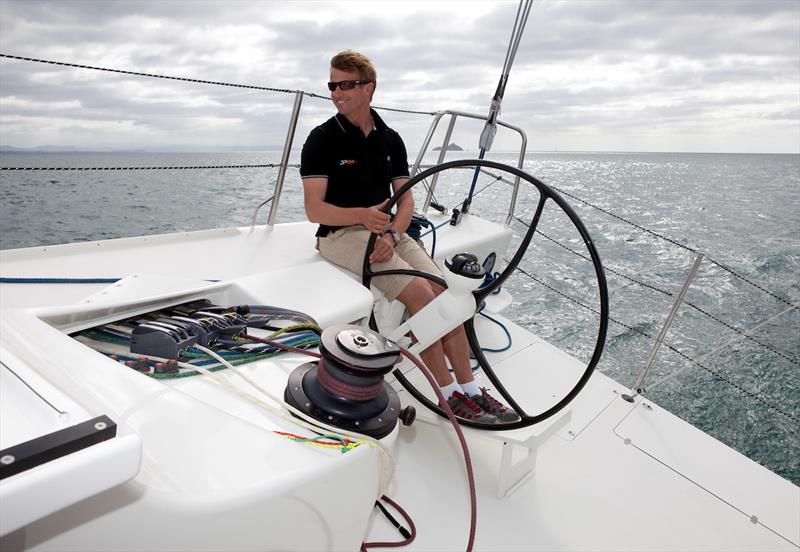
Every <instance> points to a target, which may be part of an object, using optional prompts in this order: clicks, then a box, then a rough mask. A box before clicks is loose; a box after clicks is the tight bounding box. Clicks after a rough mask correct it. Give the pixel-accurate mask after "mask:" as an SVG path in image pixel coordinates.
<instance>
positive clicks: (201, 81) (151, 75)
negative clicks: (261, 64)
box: [0, 53, 436, 115]
mask: <svg viewBox="0 0 800 552" xmlns="http://www.w3.org/2000/svg"><path fill="white" fill-rule="evenodd" d="M0 57H2V58H7V59H16V60H19V61H31V62H34V63H46V64H48V65H58V66H61V67H73V68H75V69H91V70H92V71H104V72H107V73H118V74H122V75H131V76H134V77H147V78H151V79H165V80H174V81H183V82H193V83H197V84H210V85H212V86H227V87H231V88H246V89H249V90H263V91H265V92H280V93H282V94H297V93H302V94H303V95H305V96H308V97H311V98H317V99H322V100H330V96H323V95H320V94H315V93H313V92H305V91H303V90H291V89H289V88H273V87H270V86H256V85H252V84H238V83H232V82H224V81H212V80H206V79H192V78H189V77H174V76H171V75H158V74H156V73H143V72H141V71H128V70H125V69H112V68H110V67H97V66H95V65H82V64H79V63H68V62H65V61H54V60H50V59H39V58H32V57H26V56H14V55H10V54H2V53H0ZM372 107H373V108H374V109H379V110H383V111H395V112H398V113H412V114H415V115H435V114H436V113H435V112H433V111H414V110H411V109H397V108H392V107H381V106H372Z"/></svg>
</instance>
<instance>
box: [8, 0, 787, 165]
mask: <svg viewBox="0 0 800 552" xmlns="http://www.w3.org/2000/svg"><path fill="white" fill-rule="evenodd" d="M517 8H518V3H517V2H516V1H508V2H506V1H489V0H484V1H480V2H479V1H455V0H453V1H423V2H414V1H404V2H389V1H372V2H368V1H356V2H333V1H331V2H300V1H295V2H289V1H281V2H278V1H265V0H264V1H250V2H239V1H225V2H217V1H199V2H198V1H189V0H160V1H157V2H149V1H137V2H127V1H102V2H95V1H68V0H56V1H51V2H44V1H36V0H25V1H21V2H18V1H10V0H0V53H2V54H6V55H12V56H23V57H31V58H39V59H45V60H53V61H62V62H69V63H75V64H82V65H91V66H99V67H107V68H114V69H123V70H129V71H139V72H147V73H155V74H161V75H172V76H179V77H188V78H195V79H203V80H212V81H223V82H229V83H236V84H247V85H255V86H263V87H272V88H286V89H290V90H303V91H305V92H313V93H316V94H320V95H326V96H327V95H328V92H327V90H326V88H325V82H326V81H327V80H328V70H329V61H330V58H331V57H332V55H333V54H335V53H336V52H339V51H341V50H344V49H348V48H350V49H354V50H357V51H360V52H363V53H365V54H366V55H367V56H369V57H370V58H371V59H372V60H373V61H374V63H375V65H376V67H377V71H378V85H377V90H376V93H375V97H374V100H373V103H374V105H377V106H384V107H392V108H399V109H408V110H419V111H427V112H433V111H440V110H447V109H453V110H459V111H467V112H470V113H476V114H479V115H485V114H486V113H488V111H489V105H490V101H491V97H492V95H493V93H494V91H495V88H496V87H497V82H498V79H499V77H500V73H501V69H502V67H503V63H504V60H505V57H506V50H507V47H508V42H509V39H510V36H511V30H512V27H513V24H514V19H515V16H516V13H517ZM293 101H294V96H293V95H292V94H286V93H277V92H267V91H258V90H248V89H239V88H231V87H222V86H211V85H204V84H197V83H189V82H177V81H167V80H161V79H150V78H142V77H132V76H126V75H120V74H114V73H105V72H98V71H92V70H88V69H74V68H66V67H60V66H55V65H48V64H42V63H33V62H27V61H18V60H13V59H9V58H0V145H3V146H15V147H35V146H42V145H60V146H74V147H78V148H87V149H91V148H163V147H171V146H181V147H190V148H197V149H203V148H212V147H216V146H228V147H251V146H258V145H283V143H284V137H285V133H286V129H287V127H288V124H289V116H290V112H291V107H292V103H293ZM333 113H334V108H333V105H332V104H331V102H330V101H329V100H326V99H319V98H313V97H307V96H306V97H304V100H303V105H302V111H301V117H300V123H299V125H298V130H297V134H296V137H295V144H294V145H295V146H296V147H299V146H300V145H302V142H303V141H304V139H305V136H306V135H307V133H308V131H309V130H310V129H311V128H313V127H314V126H316V125H317V124H320V123H321V122H323V121H324V120H325V119H327V118H328V117H330V116H331V115H332V114H333ZM381 113H382V116H383V118H384V120H386V121H387V123H388V124H389V125H390V126H392V127H394V128H395V129H397V130H398V131H399V132H400V133H401V135H402V136H403V137H404V139H405V141H406V144H407V147H408V149H409V150H410V151H416V150H417V149H419V145H420V144H421V142H422V140H423V138H424V136H425V134H426V132H427V131H428V128H429V126H430V124H431V122H432V119H433V117H431V116H430V115H414V114H406V113H396V112H389V111H384V112H381ZM500 119H501V120H502V121H505V122H508V123H511V124H513V125H515V126H518V127H521V128H522V129H524V130H525V132H526V134H527V138H528V148H527V149H528V150H529V151H553V150H558V151H681V152H744V153H800V1H798V0H778V1H769V0H752V1H735V0H707V1H704V0H664V1H658V0H627V1H616V0H566V1H535V2H534V7H533V10H532V12H531V14H530V17H529V19H528V22H527V27H526V29H525V34H524V36H523V37H522V40H521V42H520V46H519V50H518V52H517V55H516V58H515V60H514V64H513V66H512V69H511V74H510V77H509V80H508V85H507V88H506V92H505V97H504V99H503V104H502V111H501V115H500ZM444 126H445V125H440V127H441V128H440V129H439V131H438V132H439V133H438V134H437V135H436V136H437V137H436V141H437V142H440V141H441V140H442V139H443V137H442V132H443V131H444ZM481 126H482V125H481V124H480V123H477V122H463V121H461V122H459V124H458V125H457V127H456V133H455V135H454V137H453V140H454V141H456V142H457V143H459V144H460V145H462V147H464V148H465V149H468V150H476V149H477V142H478V135H479V132H480V128H481ZM518 147H519V138H518V136H517V135H516V134H515V133H513V132H511V131H507V130H505V129H501V130H500V131H498V134H497V137H496V138H495V142H494V145H493V150H495V151H501V150H502V151H510V150H514V149H516V148H518Z"/></svg>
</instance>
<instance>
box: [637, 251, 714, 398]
mask: <svg viewBox="0 0 800 552" xmlns="http://www.w3.org/2000/svg"><path fill="white" fill-rule="evenodd" d="M702 260H703V254H702V253H698V254H697V257H695V259H694V263H693V264H692V268H691V269H689V274H688V275H687V276H686V281H685V282H683V286H682V287H681V291H680V292H679V293H678V296H677V297H676V298H675V302H674V303H673V304H672V309H671V310H670V311H669V314H668V315H667V319H666V320H664V325H663V326H661V331H659V332H658V337H656V341H655V343H653V347H652V348H651V349H650V354H649V355H647V360H646V361H645V363H644V368H642V371H641V372H639V375H638V376H637V377H636V381H634V382H633V385H631V392H630V394H627V393H626V394H623V395H622V398H623V399H625V400H626V401H628V402H629V403H632V402H633V400H634V399H635V398H636V396H637V395H639V393H641V392H642V391H643V388H642V382H643V381H644V378H645V376H646V375H647V371H648V370H650V366H651V365H652V364H653V360H655V358H656V354H658V349H659V348H660V347H661V343H662V342H663V341H664V337H665V336H666V335H667V330H669V327H670V326H671V325H672V320H673V319H674V318H675V315H676V314H677V312H678V308H680V306H681V304H682V303H683V298H684V297H686V292H687V291H689V285H691V283H692V280H693V279H694V275H695V273H696V272H697V269H698V267H699V266H700V262H701V261H702Z"/></svg>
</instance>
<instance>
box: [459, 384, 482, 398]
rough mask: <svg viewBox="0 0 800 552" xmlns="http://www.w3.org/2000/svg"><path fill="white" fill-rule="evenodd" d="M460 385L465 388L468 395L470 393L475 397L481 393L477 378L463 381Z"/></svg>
mask: <svg viewBox="0 0 800 552" xmlns="http://www.w3.org/2000/svg"><path fill="white" fill-rule="evenodd" d="M460 385H461V389H463V390H464V392H465V393H466V394H467V395H469V396H470V397H474V396H475V395H480V394H481V388H480V387H478V382H477V381H475V380H472V381H468V382H466V383H462V384H460Z"/></svg>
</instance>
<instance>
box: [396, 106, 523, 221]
mask: <svg viewBox="0 0 800 552" xmlns="http://www.w3.org/2000/svg"><path fill="white" fill-rule="evenodd" d="M445 115H450V117H451V119H450V125H449V126H448V128H447V132H446V133H445V139H444V143H443V145H442V151H441V153H440V154H439V160H438V162H437V163H441V162H442V161H443V160H444V156H445V154H446V151H447V146H448V144H449V143H450V137H451V136H452V133H453V127H454V125H455V122H456V118H458V117H465V118H467V119H478V120H482V121H486V120H487V116H486V115H479V114H477V113H467V112H465V111H456V110H449V109H448V110H444V111H437V112H436V114H435V115H434V118H433V121H432V122H431V126H430V128H429V129H428V134H427V135H426V136H425V140H423V142H422V147H421V148H420V151H419V153H418V154H417V159H416V160H415V161H414V165H413V166H412V168H411V176H414V175H415V174H417V173H418V172H419V169H420V166H421V165H422V159H423V157H424V156H425V154H426V153H427V151H428V147H429V146H430V143H431V140H432V138H433V134H434V133H435V132H436V127H437V126H438V125H439V121H441V119H442V117H444V116H445ZM497 124H498V125H500V126H503V127H506V128H508V129H511V130H514V131H516V132H517V133H518V134H519V135H520V139H521V147H520V152H519V160H518V162H517V168H519V169H522V166H523V164H524V162H525V150H526V149H527V147H528V136H527V135H526V134H525V131H524V130H522V128H520V127H518V126H515V125H512V124H510V123H506V122H503V121H501V120H499V119H498V120H497ZM438 176H439V175H438V173H437V174H436V175H434V176H433V179H432V181H431V184H430V186H428V193H427V195H426V196H425V201H424V202H423V204H422V212H423V213H425V212H427V211H428V208H429V207H430V205H431V201H432V200H433V194H434V191H435V190H436V181H437V178H438ZM519 181H520V178H519V177H516V178H515V179H514V184H513V186H514V187H513V190H512V192H511V202H510V205H509V207H508V216H507V217H506V224H511V221H512V220H513V218H514V210H515V209H516V206H517V196H518V193H519Z"/></svg>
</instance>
